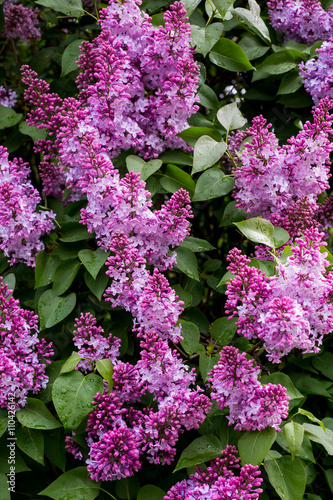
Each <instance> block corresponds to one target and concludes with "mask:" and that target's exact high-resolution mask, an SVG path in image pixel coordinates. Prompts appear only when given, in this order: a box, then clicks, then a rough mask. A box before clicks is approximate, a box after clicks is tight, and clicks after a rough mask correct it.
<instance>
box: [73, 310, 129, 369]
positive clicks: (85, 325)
mask: <svg viewBox="0 0 333 500" xmlns="http://www.w3.org/2000/svg"><path fill="white" fill-rule="evenodd" d="M75 321H76V323H75V325H74V328H75V330H74V331H73V334H74V335H75V336H74V339H73V342H74V345H75V346H76V347H77V348H78V349H79V351H78V354H79V355H80V356H81V358H83V359H82V360H81V361H80V362H79V364H78V365H77V367H76V369H77V370H82V371H83V372H84V373H87V372H89V371H92V370H93V369H94V367H95V365H96V361H97V360H98V359H109V360H110V361H111V362H112V363H115V361H116V359H117V357H118V356H119V346H120V342H121V340H120V339H118V338H117V337H113V335H112V334H111V333H110V335H109V337H108V338H105V337H103V335H102V334H103V333H104V330H103V328H102V327H101V326H99V327H97V326H96V324H97V320H96V318H94V317H93V315H92V314H91V313H86V314H83V313H81V316H80V318H76V320H75Z"/></svg>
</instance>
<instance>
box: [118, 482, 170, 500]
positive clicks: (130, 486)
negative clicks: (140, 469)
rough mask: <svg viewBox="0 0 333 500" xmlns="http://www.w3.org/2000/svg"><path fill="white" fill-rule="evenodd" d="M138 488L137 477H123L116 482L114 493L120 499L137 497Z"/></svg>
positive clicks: (127, 499) (128, 499) (129, 499)
mask: <svg viewBox="0 0 333 500" xmlns="http://www.w3.org/2000/svg"><path fill="white" fill-rule="evenodd" d="M139 489H140V482H139V480H138V478H137V477H125V478H123V479H119V480H118V481H117V482H116V495H117V497H118V498H120V499H121V500H132V499H134V498H137V494H138V491H139ZM163 494H164V493H163Z"/></svg>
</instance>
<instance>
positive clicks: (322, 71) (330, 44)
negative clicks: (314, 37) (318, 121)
mask: <svg viewBox="0 0 333 500" xmlns="http://www.w3.org/2000/svg"><path fill="white" fill-rule="evenodd" d="M316 52H317V53H318V57H316V58H312V59H309V60H308V61H307V62H306V63H304V62H302V63H301V64H300V65H299V68H300V75H301V76H302V78H303V84H304V87H305V90H306V91H307V92H309V94H311V97H312V99H313V101H314V103H315V104H318V103H319V101H320V99H323V98H324V97H329V98H330V99H332V98H333V65H332V63H333V37H331V38H330V39H329V40H328V41H326V42H324V43H323V44H322V46H321V47H320V48H318V49H316Z"/></svg>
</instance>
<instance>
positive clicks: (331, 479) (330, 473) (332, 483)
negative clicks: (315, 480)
mask: <svg viewBox="0 0 333 500" xmlns="http://www.w3.org/2000/svg"><path fill="white" fill-rule="evenodd" d="M324 474H325V478H326V481H327V484H328V486H329V487H330V490H331V492H332V493H333V469H328V470H324ZM308 498H309V497H308Z"/></svg>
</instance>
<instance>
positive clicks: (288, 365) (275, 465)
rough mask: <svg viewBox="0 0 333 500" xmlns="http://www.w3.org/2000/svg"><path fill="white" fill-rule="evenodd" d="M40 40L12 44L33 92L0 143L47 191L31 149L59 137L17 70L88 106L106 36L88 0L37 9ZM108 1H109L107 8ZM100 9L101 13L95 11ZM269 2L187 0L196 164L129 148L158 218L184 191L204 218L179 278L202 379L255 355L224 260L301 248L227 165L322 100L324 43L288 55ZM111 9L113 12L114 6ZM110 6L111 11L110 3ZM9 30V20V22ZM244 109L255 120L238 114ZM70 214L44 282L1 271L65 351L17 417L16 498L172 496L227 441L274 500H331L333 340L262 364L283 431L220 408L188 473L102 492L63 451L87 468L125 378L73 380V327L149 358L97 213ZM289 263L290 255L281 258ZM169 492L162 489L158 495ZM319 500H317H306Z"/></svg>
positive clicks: (154, 469) (163, 473) (189, 357)
mask: <svg viewBox="0 0 333 500" xmlns="http://www.w3.org/2000/svg"><path fill="white" fill-rule="evenodd" d="M34 3H35V4H38V5H39V7H40V9H41V12H40V19H41V28H42V38H41V40H39V41H35V42H33V43H31V44H30V45H27V44H22V43H21V42H16V43H13V44H11V43H8V41H6V40H3V41H2V46H1V48H0V50H1V51H2V52H1V56H2V57H3V65H2V69H1V71H0V84H3V83H5V84H6V85H9V86H11V88H13V89H15V90H16V91H17V92H18V93H19V102H18V104H17V106H16V107H15V109H8V108H4V107H0V140H1V143H2V144H3V145H4V146H6V147H7V148H8V150H9V151H10V152H11V153H14V154H15V156H22V157H23V158H24V159H25V160H27V161H29V163H30V165H31V166H32V169H33V175H34V183H35V185H36V186H37V187H40V179H39V177H38V168H37V165H38V162H39V161H40V158H39V156H38V155H37V154H35V153H33V149H32V146H33V141H36V140H37V139H39V138H43V137H45V135H44V133H43V131H42V130H38V129H36V128H35V127H30V126H28V125H27V123H26V112H27V109H26V106H25V103H24V101H23V90H22V88H21V84H20V74H19V64H18V62H19V63H20V64H21V63H22V64H23V63H28V64H29V65H30V66H31V68H32V69H34V70H36V71H37V72H38V74H39V76H40V77H41V78H45V79H47V80H48V81H49V82H50V85H51V91H54V92H58V93H59V95H60V96H61V97H67V96H75V94H76V92H77V88H76V85H75V78H76V76H77V74H78V72H77V67H76V60H77V57H78V55H79V46H80V43H81V41H82V40H91V39H93V38H94V36H96V33H98V30H99V26H98V24H96V22H95V21H96V19H95V18H94V16H96V12H95V10H94V9H92V10H91V11H90V12H87V11H86V10H85V9H84V8H83V6H82V3H81V0H38V1H36V2H28V1H27V2H25V3H24V4H25V5H34ZM95 3H96V2H95ZM170 3H171V2H170V1H168V0H158V1H156V0H147V1H144V2H143V4H142V8H143V9H145V10H146V11H147V12H148V13H149V14H150V15H151V16H152V21H153V23H154V24H155V25H158V24H160V23H162V22H163V15H162V13H163V10H165V9H166V8H167V7H168V6H169V4H170ZM97 4H98V2H97ZM261 4H262V8H263V11H261V7H260V5H259V4H258V3H257V2H256V1H255V0H249V1H248V2H242V1H240V0H237V1H235V2H234V1H233V0H207V1H206V2H205V1H201V0H185V7H186V9H187V12H188V15H189V16H190V23H191V29H192V39H193V45H194V47H195V49H196V52H197V56H196V57H197V60H198V61H199V63H200V66H201V78H200V87H199V91H198V95H199V98H200V110H199V112H198V113H196V114H195V115H194V116H192V117H191V118H190V120H189V128H188V129H186V130H184V131H183V132H182V133H181V134H180V136H181V137H182V138H183V139H184V140H185V141H186V142H187V144H189V145H190V146H192V147H193V148H194V149H193V154H191V153H187V154H185V153H184V152H182V151H166V152H165V153H163V154H162V155H161V156H160V158H159V159H156V160H151V161H144V160H143V159H142V158H140V157H138V156H136V155H134V154H133V151H132V152H131V151H129V152H126V153H123V154H122V155H120V157H119V158H117V159H115V165H116V167H117V168H119V170H120V172H121V173H122V174H124V173H125V172H126V171H127V170H128V171H130V170H132V171H134V172H140V175H141V178H142V179H143V180H145V181H146V183H147V189H148V190H149V191H150V192H151V193H152V200H153V204H154V206H155V207H159V205H160V203H161V202H162V201H163V200H164V199H165V198H166V197H167V196H168V195H169V194H170V193H174V192H175V191H177V190H178V189H179V188H184V189H186V190H187V191H188V192H189V194H190V197H191V200H192V202H193V203H192V206H193V211H194V215H195V217H194V219H193V221H192V233H191V236H189V237H187V238H186V239H185V241H184V242H183V243H182V244H181V245H180V247H179V248H177V249H176V250H177V266H176V267H175V268H174V269H173V270H172V271H170V272H169V273H168V279H169V281H170V283H171V284H172V287H173V288H174V290H175V291H176V293H177V295H178V296H179V297H180V299H181V300H182V301H183V302H184V312H183V314H182V315H181V319H180V322H181V324H182V332H183V337H184V340H183V341H182V342H181V343H180V346H179V350H180V352H181V355H182V357H183V359H184V362H186V363H189V364H190V366H191V367H195V369H196V371H197V374H198V383H199V384H202V385H204V383H205V382H206V381H207V374H208V373H209V371H210V370H211V369H212V367H213V366H214V365H215V364H216V363H217V362H218V360H219V352H220V350H221V349H222V347H223V346H225V345H228V344H230V343H232V345H234V346H236V347H238V348H239V349H240V350H241V351H251V352H252V350H253V348H254V344H253V343H251V342H249V340H248V339H246V338H243V337H241V336H239V335H238V334H237V333H236V330H237V327H236V325H235V322H236V319H234V320H232V321H228V320H227V318H226V317H225V314H224V309H223V305H224V302H225V291H226V283H227V282H228V280H229V279H230V277H231V275H230V273H228V272H227V269H226V260H225V257H226V255H227V253H228V251H229V250H230V249H231V248H233V247H234V246H237V247H240V248H242V250H243V251H244V252H249V253H250V252H251V251H252V249H253V243H261V244H265V245H267V246H268V247H269V248H270V249H271V252H272V254H273V255H275V254H276V249H278V248H279V247H281V246H282V245H284V244H285V243H286V241H287V240H288V234H287V233H286V232H285V231H284V230H283V229H281V228H274V227H273V226H272V224H270V223H269V222H268V221H265V220H264V219H261V218H256V219H249V220H245V219H246V214H244V213H243V212H242V211H240V210H238V209H237V208H236V207H235V204H236V203H235V201H232V197H231V192H232V189H233V187H234V179H233V176H232V175H231V174H230V170H228V168H226V165H227V164H228V162H230V161H231V160H230V153H229V150H228V138H229V135H230V133H231V132H232V131H235V130H238V129H240V128H244V127H245V126H246V124H247V123H249V122H250V121H251V119H252V117H253V116H254V115H257V114H260V113H262V114H263V115H264V116H265V117H266V118H267V119H268V121H270V122H272V123H273V124H274V127H275V131H276V133H277V135H278V137H279V138H280V139H281V140H285V139H286V138H288V137H290V135H292V134H293V133H294V132H295V131H297V129H298V127H299V123H300V122H301V121H304V120H305V119H307V118H308V117H309V115H310V109H311V104H312V103H311V100H310V98H309V96H308V95H307V94H306V93H305V91H304V89H303V87H302V82H301V79H300V77H299V76H298V71H297V65H298V63H299V62H300V61H306V60H307V59H309V58H310V57H313V56H314V50H315V48H316V47H317V46H318V44H315V45H314V46H312V47H307V46H305V45H301V44H296V43H293V42H287V43H283V38H282V37H281V36H278V35H277V34H276V33H275V32H274V31H273V30H272V29H271V28H270V26H269V24H268V17H267V10H265V6H266V3H265V2H261ZM102 6H103V4H100V7H102ZM97 7H98V5H97ZM0 21H1V19H0ZM239 106H241V110H242V113H241V112H240V111H239ZM47 204H48V207H49V208H51V209H52V210H53V211H54V212H55V213H56V214H57V217H56V220H57V228H56V229H55V230H54V231H53V232H52V233H51V234H50V235H48V236H47V237H46V238H45V245H46V248H45V250H44V251H42V252H40V253H39V254H38V256H37V259H36V267H35V270H34V271H33V270H31V269H28V268H27V267H26V266H24V265H23V264H15V265H14V266H9V265H8V262H7V259H5V258H4V257H1V259H0V271H1V273H2V275H3V276H4V277H5V278H4V279H5V281H6V282H7V283H8V284H9V286H10V287H11V288H12V289H14V296H15V297H16V298H18V299H19V300H20V303H21V305H22V307H26V308H30V309H33V310H34V311H35V312H36V313H38V315H39V319H40V332H41V335H42V336H44V337H46V338H47V339H48V340H51V341H52V342H53V344H54V346H55V351H56V354H55V357H54V359H53V361H52V363H51V365H49V366H48V368H47V374H48V376H49V379H50V380H49V384H48V386H47V388H46V389H44V390H42V391H41V392H40V393H39V394H37V395H34V397H30V398H28V401H27V405H26V406H25V407H24V408H23V409H21V410H19V411H18V412H17V423H16V424H17V428H16V437H17V441H16V444H17V453H16V472H17V474H18V478H17V493H15V494H13V495H12V498H13V499H14V500H15V499H20V498H22V497H23V495H24V497H25V498H31V499H37V498H45V499H47V498H53V499H54V500H82V499H83V498H84V499H87V500H94V499H95V498H98V499H99V500H102V499H106V498H113V499H117V500H122V499H124V500H132V499H137V500H161V499H162V498H163V496H164V494H165V492H166V491H168V489H169V488H170V487H171V486H172V484H175V483H176V482H177V481H180V480H182V479H184V478H187V477H188V475H189V474H191V473H192V472H193V471H194V469H195V467H196V466H198V465H202V466H203V467H205V464H206V463H207V462H208V461H209V460H210V459H213V458H216V457H218V456H219V455H220V452H221V450H222V449H224V448H225V446H226V445H227V444H233V445H236V446H237V449H238V450H239V453H240V457H241V460H242V463H243V464H245V463H251V464H254V465H262V467H261V469H262V475H263V477H264V483H263V489H264V492H263V493H262V495H261V496H260V499H261V500H268V499H276V498H281V499H283V500H302V498H306V499H307V500H329V499H330V498H331V497H332V493H333V399H332V396H333V369H332V366H333V363H332V361H333V355H332V354H331V350H332V339H331V338H327V339H326V340H325V342H324V346H323V349H322V351H321V353H320V354H319V355H309V354H306V355H300V354H298V353H292V354H291V355H290V356H288V358H286V359H285V360H284V361H283V363H282V364H281V365H279V366H278V370H277V369H276V367H273V366H272V365H271V364H270V363H267V362H266V361H265V359H264V356H262V357H261V358H260V359H261V363H262V364H263V365H264V366H263V373H265V372H268V373H270V374H265V375H263V376H262V377H261V382H262V383H268V382H271V383H280V384H282V385H284V386H285V387H287V391H288V395H289V397H290V404H289V410H290V413H289V416H288V419H287V420H286V421H285V422H284V423H283V425H282V426H281V432H279V433H277V432H276V431H275V430H274V429H271V428H266V429H264V430H263V431H260V432H256V431H246V432H239V431H235V430H234V429H233V428H232V427H229V426H228V421H227V418H226V415H227V411H221V410H219V409H218V408H217V406H216V405H214V406H213V408H212V410H211V411H210V413H209V415H208V417H207V419H206V420H205V422H204V423H203V424H202V425H201V427H200V429H199V430H198V432H197V431H192V432H187V433H185V434H184V435H183V436H182V438H181V440H180V441H179V447H178V455H177V460H176V462H175V463H176V466H170V467H160V466H151V465H148V464H145V465H144V466H143V468H142V470H141V471H140V472H139V473H138V474H137V475H136V476H134V477H131V478H126V479H122V480H120V481H115V482H113V483H107V484H103V485H101V484H99V483H96V482H93V481H91V479H90V478H89V475H88V474H87V471H86V468H85V467H84V466H79V467H78V465H77V464H78V463H77V462H76V461H75V460H74V459H73V458H72V457H70V456H69V455H66V453H65V449H64V436H65V435H66V434H67V435H68V434H70V433H71V431H73V430H75V432H76V436H75V440H76V441H77V443H78V444H80V446H81V447H82V450H83V453H84V456H85V458H86V457H87V450H88V449H87V446H86V443H85V439H84V436H85V427H86V421H87V415H88V413H89V411H90V410H91V407H92V405H91V402H92V400H93V397H94V394H95V393H96V392H98V391H101V390H102V387H103V378H104V379H105V380H107V381H108V382H109V383H110V384H111V383H112V366H110V364H108V363H107V362H106V361H105V360H101V362H100V363H99V364H98V366H97V370H96V371H95V372H94V373H91V374H89V375H87V376H84V375H83V374H81V373H80V372H78V371H76V370H75V367H76V366H77V364H78V362H79V357H78V355H76V354H72V351H73V343H72V333H73V327H74V321H75V318H76V317H78V316H79V314H80V313H81V312H88V311H89V312H91V313H93V314H94V315H95V316H96V318H97V320H98V322H99V324H101V325H102V326H103V328H104V330H105V332H107V333H108V332H110V331H112V333H113V334H114V335H116V336H118V337H119V338H120V339H121V347H120V351H121V355H122V356H123V357H124V359H126V360H127V361H129V362H135V361H136V360H137V358H138V356H139V352H138V345H137V342H136V340H135V338H134V337H133V334H132V332H131V330H132V318H131V316H130V314H129V313H127V312H125V311H123V310H120V309H119V310H118V309H116V310H111V308H110V305H109V303H107V302H105V301H104V300H103V293H104V291H105V288H106V287H107V285H108V277H107V276H106V275H105V270H106V267H105V261H106V258H107V256H108V254H106V253H104V252H103V251H101V250H100V249H98V247H97V245H96V241H95V238H94V234H90V233H88V232H87V231H86V229H85V227H84V226H82V225H81V224H80V223H79V219H80V209H81V208H82V207H84V205H85V202H84V201H83V202H74V203H71V204H69V205H67V206H66V208H64V206H63V204H62V203H60V202H59V201H56V200H53V199H48V200H47ZM286 255H288V247H287V248H286V249H285V250H284V253H283V254H282V255H281V256H280V257H279V258H280V259H283V258H284V256H286ZM251 265H253V266H256V267H258V268H259V269H261V270H263V271H265V272H266V273H267V274H269V275H273V273H274V264H273V262H270V261H269V262H268V261H267V262H262V261H257V260H255V259H252V260H251ZM7 425H8V419H7V414H6V412H5V411H4V410H1V412H0V434H1V435H2V438H1V439H0V442H1V446H0V450H1V451H0V458H1V460H0V491H1V495H0V496H1V498H3V500H8V499H9V498H10V494H9V492H8V489H7V477H6V474H7V473H8V451H7V447H6V429H7ZM157 485H158V486H157ZM305 492H306V493H305Z"/></svg>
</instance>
